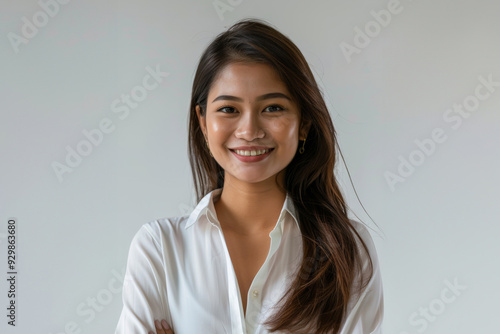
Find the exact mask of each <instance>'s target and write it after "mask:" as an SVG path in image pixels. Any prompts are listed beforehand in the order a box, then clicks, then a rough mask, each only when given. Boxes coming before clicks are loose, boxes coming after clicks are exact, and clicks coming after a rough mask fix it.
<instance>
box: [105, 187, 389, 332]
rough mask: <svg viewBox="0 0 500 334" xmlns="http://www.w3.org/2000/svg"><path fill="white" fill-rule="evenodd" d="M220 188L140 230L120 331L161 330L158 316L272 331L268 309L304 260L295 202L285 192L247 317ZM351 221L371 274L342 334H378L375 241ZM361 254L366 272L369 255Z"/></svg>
mask: <svg viewBox="0 0 500 334" xmlns="http://www.w3.org/2000/svg"><path fill="white" fill-rule="evenodd" d="M221 191H222V189H221V188H219V189H215V190H213V191H211V192H210V193H208V194H207V195H206V196H205V197H204V198H203V199H202V200H201V201H200V202H199V203H198V205H197V206H196V208H195V209H194V210H193V212H192V213H191V214H190V215H185V216H181V217H171V218H163V219H159V220H155V221H152V222H149V223H146V224H144V225H143V226H142V227H141V228H140V230H139V231H138V232H137V233H136V235H135V236H134V238H133V240H132V243H131V245H130V250H129V255H128V261H127V270H126V273H125V277H124V283H123V291H122V296H123V309H122V312H121V315H120V319H119V321H118V325H117V328H116V332H115V334H147V333H148V331H153V332H155V333H156V331H155V329H154V320H155V319H158V320H161V319H165V320H167V322H168V323H169V324H170V326H171V328H172V329H173V331H174V333H175V334H201V333H214V334H223V333H227V334H264V333H266V334H267V333H269V332H268V331H267V329H266V328H265V327H264V326H263V325H262V324H261V322H263V320H265V319H266V317H267V316H269V315H270V313H271V312H272V311H274V310H272V309H271V308H272V307H273V306H275V305H276V303H277V302H278V300H279V299H280V297H281V296H282V295H283V294H284V293H285V291H286V288H287V286H288V283H290V282H291V280H292V279H293V278H294V277H295V276H296V275H297V274H298V270H299V266H300V263H301V260H302V239H301V234H300V228H299V225H298V222H297V215H296V212H295V208H294V204H293V201H292V200H291V198H289V196H288V194H287V195H286V199H285V202H284V204H283V208H282V209H281V213H280V216H279V218H278V221H277V223H276V226H275V228H274V229H273V230H272V231H271V233H269V236H270V238H271V246H270V249H269V253H268V256H267V258H266V260H265V262H264V264H263V265H262V267H261V268H260V270H259V271H258V273H257V274H256V276H255V278H254V279H253V282H252V284H251V286H250V288H249V290H248V297H247V308H246V314H243V306H242V299H241V295H240V291H239V287H238V281H237V278H236V274H235V272H234V269H233V266H232V262H231V258H230V255H229V252H228V249H227V247H226V243H225V239H224V235H223V233H222V230H221V227H220V224H219V221H218V219H217V215H216V211H215V207H214V202H215V201H217V199H218V198H219V197H220V194H221ZM352 223H353V224H354V226H355V228H356V230H357V231H358V233H360V235H361V237H362V238H363V240H364V242H365V243H366V245H367V246H368V248H369V252H370V255H371V258H372V261H373V265H374V273H373V277H372V279H371V280H370V282H369V283H368V285H367V287H366V289H365V290H363V291H362V293H361V294H360V295H356V296H353V297H352V298H351V300H350V301H349V304H348V308H347V314H346V317H345V318H344V320H343V324H342V327H341V328H342V330H341V334H368V333H373V334H380V333H382V330H381V326H382V318H383V313H384V311H383V307H384V304H383V294H382V280H381V275H380V270H379V264H378V259H377V254H376V250H375V246H374V244H373V241H372V238H371V236H370V234H369V232H368V230H367V229H366V228H365V227H364V226H363V225H362V224H361V223H359V222H356V221H353V220H352ZM362 254H365V258H364V259H363V268H364V269H367V268H368V267H367V266H368V262H367V261H368V258H367V257H366V253H362ZM358 297H359V298H358ZM275 333H278V332H275ZM311 333H313V332H311Z"/></svg>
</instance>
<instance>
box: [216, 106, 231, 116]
mask: <svg viewBox="0 0 500 334" xmlns="http://www.w3.org/2000/svg"><path fill="white" fill-rule="evenodd" d="M217 111H222V112H223V113H225V114H232V113H233V112H234V108H233V107H229V106H225V107H222V108H219V109H217Z"/></svg>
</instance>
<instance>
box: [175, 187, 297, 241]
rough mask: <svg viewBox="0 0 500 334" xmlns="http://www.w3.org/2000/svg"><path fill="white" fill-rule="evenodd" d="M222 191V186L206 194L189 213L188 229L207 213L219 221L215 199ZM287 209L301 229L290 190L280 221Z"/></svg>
mask: <svg viewBox="0 0 500 334" xmlns="http://www.w3.org/2000/svg"><path fill="white" fill-rule="evenodd" d="M221 193H222V188H217V189H214V190H212V191H211V192H209V193H208V194H206V195H205V196H204V197H203V198H202V199H201V200H200V202H199V203H198V205H197V206H196V207H195V208H194V210H193V212H191V214H190V215H189V218H188V221H187V223H186V227H185V228H186V229H187V228H189V227H191V226H192V225H193V224H194V223H195V222H197V221H199V220H200V218H201V217H202V216H203V215H207V217H208V219H209V221H211V222H217V223H218V220H217V214H216V212H215V206H214V201H215V200H217V199H219V197H220V195H221ZM285 211H288V213H290V215H291V216H292V218H293V220H294V222H295V224H296V225H297V228H298V229H299V231H300V226H299V222H298V219H297V213H296V210H295V205H294V203H293V200H292V198H291V197H290V196H289V195H288V192H287V193H286V197H285V202H284V203H283V207H282V208H281V212H280V215H279V218H278V222H283V221H284V219H282V218H284V217H283V215H284V214H285Z"/></svg>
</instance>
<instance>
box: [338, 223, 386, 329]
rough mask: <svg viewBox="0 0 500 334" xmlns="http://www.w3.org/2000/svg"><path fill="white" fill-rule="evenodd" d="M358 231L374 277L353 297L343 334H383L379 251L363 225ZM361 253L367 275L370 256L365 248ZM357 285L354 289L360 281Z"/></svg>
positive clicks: (358, 224)
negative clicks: (370, 261) (371, 264)
mask: <svg viewBox="0 0 500 334" xmlns="http://www.w3.org/2000/svg"><path fill="white" fill-rule="evenodd" d="M355 226H356V225H355ZM356 229H357V231H358V233H359V234H360V236H361V238H362V239H363V241H364V242H365V244H366V246H367V247H368V250H369V256H370V257H371V260H372V262H373V276H372V277H371V279H370V281H369V282H368V284H367V286H366V287H365V289H364V290H362V291H361V292H358V293H357V294H355V295H353V297H351V300H350V301H349V305H348V307H347V313H346V318H345V321H344V323H343V325H342V327H341V328H342V331H341V334H382V321H383V317H384V295H383V286H382V276H381V273H380V266H379V261H378V256H377V251H376V249H375V244H374V243H373V240H372V238H371V236H370V233H369V232H368V230H367V229H366V228H365V227H364V226H363V225H361V223H357V228H356ZM360 247H362V246H360ZM360 251H361V254H362V259H363V260H362V261H363V262H362V271H363V274H365V273H366V272H367V271H368V270H369V259H368V254H366V252H365V251H364V248H360ZM355 283H356V284H354V288H359V287H358V283H359V281H356V282H355ZM353 292H355V291H353Z"/></svg>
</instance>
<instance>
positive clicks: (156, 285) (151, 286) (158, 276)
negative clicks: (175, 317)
mask: <svg viewBox="0 0 500 334" xmlns="http://www.w3.org/2000/svg"><path fill="white" fill-rule="evenodd" d="M164 268H165V266H164V263H163V256H162V249H161V244H160V243H159V241H158V240H157V239H156V237H155V233H154V225H152V224H145V225H143V226H142V227H141V229H140V230H139V231H138V232H137V233H136V235H135V236H134V238H133V239H132V242H131V245H130V249H129V254H128V260H127V270H126V272H125V277H124V282H123V291H122V299H123V309H122V312H121V315H120V319H119V320H118V324H117V328H116V331H115V334H144V333H148V332H149V331H151V330H155V328H154V320H155V319H167V321H168V320H170V321H171V319H170V318H171V316H170V311H169V309H168V303H167V292H166V279H165V269H164ZM159 333H161V332H159ZM166 333H167V334H168V332H166Z"/></svg>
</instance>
